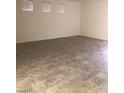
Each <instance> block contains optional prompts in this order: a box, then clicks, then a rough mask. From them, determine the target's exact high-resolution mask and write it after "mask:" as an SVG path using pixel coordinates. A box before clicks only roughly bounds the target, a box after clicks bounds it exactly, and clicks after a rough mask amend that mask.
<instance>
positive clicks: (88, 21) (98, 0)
mask: <svg viewBox="0 0 124 93" xmlns="http://www.w3.org/2000/svg"><path fill="white" fill-rule="evenodd" d="M107 23H108V22H107V0H89V1H86V2H85V3H83V4H82V9H81V35H83V36H88V37H92V38H97V39H103V40H107V35H108V31H107V25H108V24H107Z"/></svg>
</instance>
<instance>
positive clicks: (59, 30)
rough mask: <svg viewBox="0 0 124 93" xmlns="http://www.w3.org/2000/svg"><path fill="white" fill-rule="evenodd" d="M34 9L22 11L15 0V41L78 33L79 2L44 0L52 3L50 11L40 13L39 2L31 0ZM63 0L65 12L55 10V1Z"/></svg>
mask: <svg viewBox="0 0 124 93" xmlns="http://www.w3.org/2000/svg"><path fill="white" fill-rule="evenodd" d="M33 1H34V11H33V12H22V11H21V0H17V33H16V36H17V42H28V41H36V40H43V39H51V38H58V37H66V36H73V35H79V34H80V11H81V10H80V9H81V5H80V3H76V2H71V1H67V0H45V1H50V2H51V3H52V12H51V13H42V10H41V9H42V8H41V2H42V1H43V0H33ZM58 2H64V4H65V14H58V13H57V12H56V3H58Z"/></svg>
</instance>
